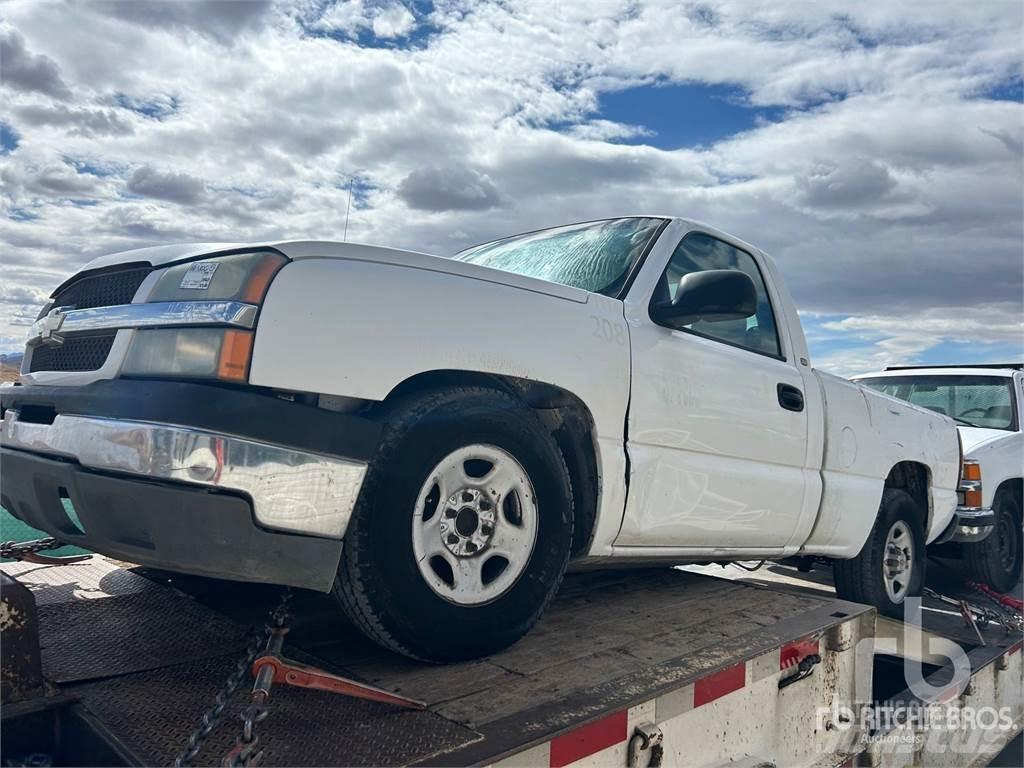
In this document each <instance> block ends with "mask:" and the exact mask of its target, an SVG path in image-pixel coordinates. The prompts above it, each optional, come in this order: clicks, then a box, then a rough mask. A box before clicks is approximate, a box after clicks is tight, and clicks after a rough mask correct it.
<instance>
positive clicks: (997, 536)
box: [962, 491, 1024, 592]
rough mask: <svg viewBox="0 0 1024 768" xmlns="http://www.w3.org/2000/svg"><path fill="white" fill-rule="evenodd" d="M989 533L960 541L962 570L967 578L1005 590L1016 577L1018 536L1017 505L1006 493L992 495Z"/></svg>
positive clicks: (1019, 531)
mask: <svg viewBox="0 0 1024 768" xmlns="http://www.w3.org/2000/svg"><path fill="white" fill-rule="evenodd" d="M992 509H993V511H994V512H995V515H996V521H995V526H994V527H993V528H992V533H990V534H989V535H988V536H987V537H985V538H984V539H982V540H981V541H979V542H977V543H975V544H963V545H962V546H963V556H964V570H965V572H966V576H967V578H968V579H970V580H971V581H980V582H981V583H983V584H987V585H989V586H990V587H992V589H994V590H996V592H1009V591H1011V590H1012V589H1013V588H1014V587H1015V586H1016V585H1017V581H1018V580H1019V579H1020V574H1021V560H1022V549H1024V547H1022V541H1021V539H1022V535H1021V516H1020V507H1018V506H1017V502H1016V500H1015V499H1014V498H1013V496H1012V495H1010V494H1009V493H1006V492H1003V491H1001V492H1000V493H998V494H997V495H996V498H995V502H994V503H993V504H992Z"/></svg>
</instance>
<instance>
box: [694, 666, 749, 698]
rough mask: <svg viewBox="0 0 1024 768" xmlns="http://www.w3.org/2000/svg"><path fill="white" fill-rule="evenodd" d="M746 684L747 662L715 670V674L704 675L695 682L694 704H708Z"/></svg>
mask: <svg viewBox="0 0 1024 768" xmlns="http://www.w3.org/2000/svg"><path fill="white" fill-rule="evenodd" d="M746 684H747V665H746V664H745V663H741V664H737V665H736V666H734V667H729V668H728V669H723V670H722V671H721V672H715V674H713V675H708V676H707V677H703V678H701V679H700V680H698V681H697V682H695V683H694V684H693V706H694V707H695V708H696V707H699V706H702V705H704V704H708V703H710V702H712V701H714V700H715V699H720V698H722V697H723V696H725V694H727V693H732V692H733V691H738V690H739V689H740V688H742V687H743V686H744V685H746Z"/></svg>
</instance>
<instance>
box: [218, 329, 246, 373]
mask: <svg viewBox="0 0 1024 768" xmlns="http://www.w3.org/2000/svg"><path fill="white" fill-rule="evenodd" d="M252 339H253V334H252V331H234V330H232V331H225V332H224V341H223V343H222V344H221V347H220V358H219V359H218V361H217V378H218V379H225V380H227V381H246V380H247V379H248V378H249V358H250V357H251V356H252Z"/></svg>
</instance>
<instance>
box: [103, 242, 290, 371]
mask: <svg viewBox="0 0 1024 768" xmlns="http://www.w3.org/2000/svg"><path fill="white" fill-rule="evenodd" d="M287 261H288V260H287V259H286V258H285V257H284V256H281V255H280V254H277V253H266V252H257V253H236V254H231V255H229V256H219V257H216V258H210V259H202V260H199V261H190V262H186V263H184V264H178V265H177V266H173V267H168V268H167V269H165V270H163V274H162V275H161V276H160V278H159V280H157V283H156V285H154V286H153V290H152V291H151V292H150V294H149V298H148V299H147V302H189V301H237V302H242V303H245V304H259V303H261V302H262V301H263V297H264V296H265V295H266V293H267V288H268V287H269V286H270V281H271V280H272V279H273V277H274V275H275V274H276V273H277V271H278V270H279V269H280V268H281V267H283V266H284V265H285V264H286V263H287ZM253 336H254V333H253V331H251V330H240V329H237V328H195V327H191V328H144V329H140V330H137V331H136V332H135V336H134V338H133V339H132V343H131V347H129V349H128V356H127V358H126V359H125V362H124V366H123V367H122V369H121V370H122V373H124V374H126V375H129V376H174V377H181V378H190V379H194V378H200V379H221V380H224V381H234V382H244V381H246V380H247V379H248V377H249V361H250V359H251V357H252V347H253Z"/></svg>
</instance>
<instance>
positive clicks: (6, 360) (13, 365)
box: [0, 352, 25, 381]
mask: <svg viewBox="0 0 1024 768" xmlns="http://www.w3.org/2000/svg"><path fill="white" fill-rule="evenodd" d="M24 356H25V355H24V354H22V353H21V352H14V353H12V354H8V355H0V381H16V380H17V379H18V373H19V372H20V371H21V359H22V358H23V357H24Z"/></svg>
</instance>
